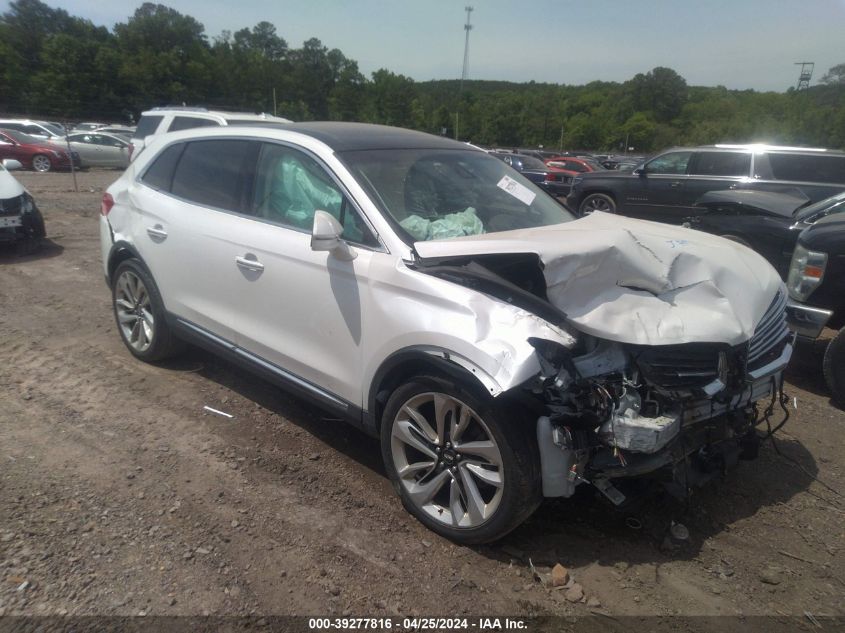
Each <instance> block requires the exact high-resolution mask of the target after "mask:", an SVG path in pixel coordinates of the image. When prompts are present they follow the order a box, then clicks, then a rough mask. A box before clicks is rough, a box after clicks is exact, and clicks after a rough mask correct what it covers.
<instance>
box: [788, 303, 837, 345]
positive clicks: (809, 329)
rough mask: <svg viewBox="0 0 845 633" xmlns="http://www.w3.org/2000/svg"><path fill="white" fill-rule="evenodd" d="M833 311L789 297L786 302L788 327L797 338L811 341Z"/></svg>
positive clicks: (818, 333)
mask: <svg viewBox="0 0 845 633" xmlns="http://www.w3.org/2000/svg"><path fill="white" fill-rule="evenodd" d="M831 316H833V312H831V311H830V310H825V309H823V308H814V307H813V306H808V305H805V304H803V303H799V302H798V301H794V300H792V299H790V300H789V301H788V302H787V304H786V319H787V324H788V325H789V328H790V329H791V330H792V331H793V332H795V333H796V334H797V335H798V337H799V338H801V339H804V340H808V341H813V340H815V339H817V338H818V337H819V335H820V334H821V333H822V330H823V329H824V326H825V325H827V322H828V320H829V319H830V317H831Z"/></svg>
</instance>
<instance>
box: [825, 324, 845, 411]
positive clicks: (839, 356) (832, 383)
mask: <svg viewBox="0 0 845 633" xmlns="http://www.w3.org/2000/svg"><path fill="white" fill-rule="evenodd" d="M822 367H823V369H824V379H825V381H826V382H827V388H828V389H830V395H831V397H832V398H833V401H834V402H835V403H836V404H837V405H839V406H840V407H843V408H845V328H842V329H841V330H839V332H838V333H837V334H836V336H834V337H833V339H832V340H831V341H830V343H828V345H827V350H826V351H825V353H824V362H823V364H822Z"/></svg>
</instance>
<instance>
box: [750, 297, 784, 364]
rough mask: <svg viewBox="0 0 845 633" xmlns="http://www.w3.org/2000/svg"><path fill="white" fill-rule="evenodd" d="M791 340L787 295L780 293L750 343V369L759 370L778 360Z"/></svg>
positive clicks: (758, 325)
mask: <svg viewBox="0 0 845 633" xmlns="http://www.w3.org/2000/svg"><path fill="white" fill-rule="evenodd" d="M788 339H789V327H787V325H786V293H785V292H784V291H783V289H781V290H779V291H778V294H777V296H776V297H775V298H774V300H773V301H772V303H771V305H770V306H769V308H768V309H767V310H766V313H765V314H764V315H763V318H762V319H760V323H758V324H757V328H756V329H755V330H754V336H752V337H751V340H750V341H749V342H748V355H747V357H746V358H747V363H748V369H757V368H758V367H762V366H763V365H765V364H766V363H768V362H770V361H772V360H774V359H776V358H778V357H779V356H780V354H781V352H782V351H783V347H784V345H786V342H787V340H788Z"/></svg>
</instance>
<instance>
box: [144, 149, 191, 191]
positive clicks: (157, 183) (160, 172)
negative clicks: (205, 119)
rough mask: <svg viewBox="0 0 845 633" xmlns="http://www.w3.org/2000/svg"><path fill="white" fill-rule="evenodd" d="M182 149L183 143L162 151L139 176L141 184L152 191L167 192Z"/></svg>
mask: <svg viewBox="0 0 845 633" xmlns="http://www.w3.org/2000/svg"><path fill="white" fill-rule="evenodd" d="M184 149H185V144H184V143H177V144H176V145H171V146H170V147H168V148H167V149H166V150H164V151H163V152H162V153H161V154H159V155H158V157H157V158H155V159H154V160H153V162H152V164H151V165H150V166H149V167H148V168H147V171H146V172H144V175H143V176H141V182H143V183H144V184H146V185H149V186H150V187H152V188H153V189H158V190H159V191H167V192H169V191H170V187H171V185H172V184H173V172H175V171H176V164H177V163H178V162H179V157H180V156H181V155H182V150H184Z"/></svg>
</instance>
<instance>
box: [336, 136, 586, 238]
mask: <svg viewBox="0 0 845 633" xmlns="http://www.w3.org/2000/svg"><path fill="white" fill-rule="evenodd" d="M340 156H341V158H342V159H343V160H345V161H346V163H347V165H348V166H349V167H350V169H351V171H352V173H353V175H354V176H355V177H356V179H357V180H358V181H359V182H360V183H361V186H363V187H364V188H365V189H366V190H367V191H368V192H369V194H370V195H371V197H372V198H373V200H374V201H375V202H376V204H378V205H379V206H380V207H381V210H382V212H383V213H384V214H385V217H387V218H388V219H389V220H392V224H393V225H394V228H398V231H397V232H398V233H399V235H400V237H402V239H404V240H405V241H406V242H407V243H409V244H410V243H412V242H415V241H425V240H436V239H444V238H450V237H460V236H463V235H479V234H481V233H495V232H498V231H509V230H513V229H524V228H533V227H539V226H550V225H552V224H560V223H561V222H569V221H570V220H573V219H575V218H574V216H573V215H572V214H570V213H569V212H568V211H567V210H566V209H564V208H563V207H562V206H561V205H560V204H558V203H557V202H555V201H554V200H553V199H552V198H551V197H550V196H549V195H547V194H546V193H545V192H544V191H542V190H541V189H538V188H537V187H536V186H535V185H534V184H532V183H531V182H530V181H529V180H527V179H526V178H524V177H523V176H521V175H520V174H519V173H518V172H515V171H514V170H513V169H511V168H510V167H508V166H507V165H506V164H505V163H503V162H502V161H501V160H499V159H496V158H493V157H492V156H488V155H487V154H485V153H483V152H477V151H471V150H470V151H465V150H445V151H444V150H432V149H388V150H366V151H356V152H344V153H342V154H340Z"/></svg>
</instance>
